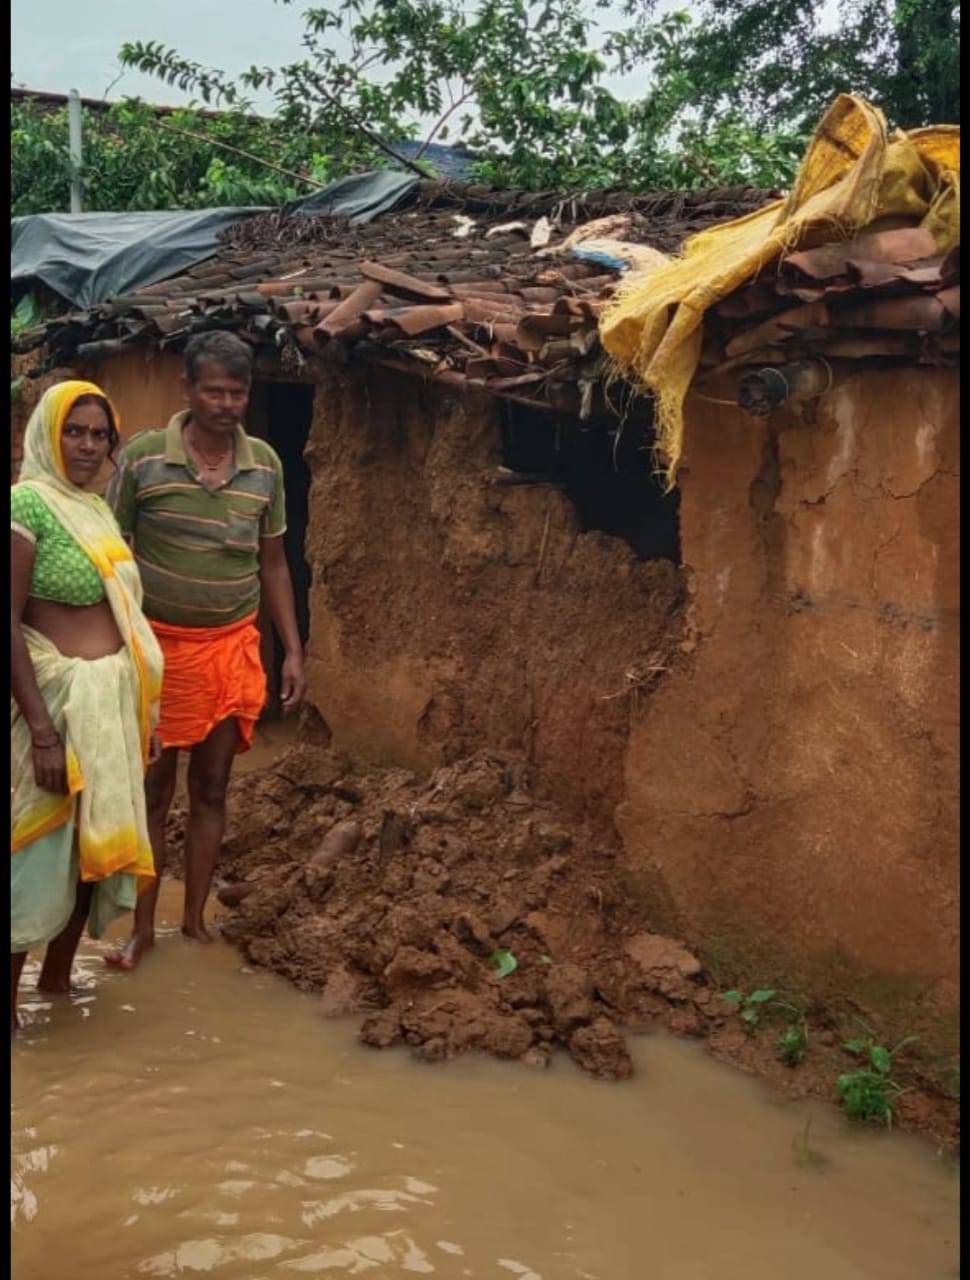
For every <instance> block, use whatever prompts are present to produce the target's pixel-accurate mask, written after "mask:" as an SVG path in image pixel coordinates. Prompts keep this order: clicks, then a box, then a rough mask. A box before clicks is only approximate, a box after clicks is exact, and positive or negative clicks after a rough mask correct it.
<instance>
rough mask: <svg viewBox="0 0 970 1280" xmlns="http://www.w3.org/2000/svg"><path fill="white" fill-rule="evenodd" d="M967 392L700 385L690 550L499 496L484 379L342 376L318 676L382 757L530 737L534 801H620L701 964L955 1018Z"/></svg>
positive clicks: (657, 900) (631, 853) (657, 888)
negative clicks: (750, 395) (439, 383)
mask: <svg viewBox="0 0 970 1280" xmlns="http://www.w3.org/2000/svg"><path fill="white" fill-rule="evenodd" d="M957 409H958V406H957V386H956V380H955V378H953V377H952V375H950V374H944V373H936V372H919V373H914V372H911V371H899V372H886V371H878V372H870V373H865V374H863V375H860V376H859V377H857V378H856V379H854V380H853V381H851V382H849V383H847V384H845V385H844V386H841V387H837V388H836V389H835V390H834V391H833V392H831V393H830V394H829V395H828V396H826V397H825V398H824V399H823V400H822V401H819V402H816V403H815V404H814V405H813V406H811V407H809V408H808V409H806V410H801V411H798V412H797V413H796V412H795V411H792V412H790V413H789V414H788V415H787V416H785V415H777V416H776V418H775V419H773V420H772V422H771V423H770V424H764V423H759V422H757V421H755V420H753V419H751V418H750V417H747V416H746V415H742V414H740V413H739V412H735V411H734V410H732V409H730V408H729V407H728V408H725V407H723V406H721V405H717V406H715V405H714V404H712V403H710V402H709V401H702V400H700V399H694V400H692V401H691V404H690V412H689V418H688V431H687V453H686V457H685V464H684V469H683V472H682V475H681V482H680V483H681V494H682V496H681V539H682V546H683V561H684V566H683V568H682V569H681V568H679V567H677V566H674V565H672V564H671V563H669V562H666V561H653V562H645V561H638V560H637V559H636V558H635V557H634V555H633V554H632V552H631V551H630V550H629V548H628V547H627V546H626V544H625V543H623V542H622V541H620V540H618V539H614V538H609V537H607V536H605V535H603V534H600V533H596V532H589V533H582V532H581V531H580V528H579V526H578V523H577V518H576V514H575V511H574V509H573V508H572V505H571V503H570V501H569V499H568V498H567V497H566V496H565V495H564V494H562V493H561V492H558V491H555V490H549V489H538V488H533V489H497V488H490V487H489V486H488V485H487V483H486V482H485V477H486V475H487V473H488V471H489V470H490V469H491V468H492V467H494V465H495V464H496V463H498V462H500V461H501V456H500V450H501V436H500V431H499V427H498V420H497V411H496V407H495V405H494V404H493V403H492V402H490V401H488V400H486V399H481V400H479V399H476V398H474V397H464V398H458V397H449V396H448V395H447V394H444V393H442V392H441V391H440V390H438V389H434V388H427V387H421V386H419V385H417V384H416V383H415V382H413V381H409V380H406V379H404V378H402V377H398V376H396V375H393V374H385V373H381V374H378V375H374V374H373V373H372V374H370V375H369V376H365V375H364V374H362V373H360V372H347V371H339V372H333V373H329V374H326V375H324V377H323V380H322V381H321V382H320V384H319V385H318V387H317V393H316V399H315V417H314V423H313V427H312V430H311V436H310V441H309V445H308V453H307V456H308V461H309V464H310V467H311V471H312V476H313V488H312V493H311V502H310V507H311V523H310V529H309V534H308V547H307V558H308V561H309V563H310V564H311V567H312V571H313V581H314V586H313V591H312V597H311V617H312V631H311V643H310V662H309V679H310V694H311V700H312V701H313V703H314V704H315V705H316V707H317V708H318V709H319V711H320V712H321V714H322V715H323V717H324V719H325V720H326V721H327V723H328V725H329V726H330V728H331V730H332V731H333V734H334V739H335V743H336V744H337V745H339V746H340V747H341V748H342V749H344V750H349V751H351V752H352V753H353V754H355V755H356V756H358V757H359V758H361V759H363V760H367V761H369V762H376V763H400V764H406V765H408V766H409V767H419V768H422V767H428V768H430V767H432V766H433V765H436V764H438V763H440V762H442V761H448V760H451V759H457V758H459V757H460V756H462V755H464V754H467V753H469V752H472V751H474V750H476V749H478V748H479V747H482V746H493V747H506V748H515V749H523V750H525V751H526V753H527V755H528V758H529V760H530V762H531V765H532V768H533V770H534V777H535V785H536V788H537V791H538V793H539V794H545V795H546V796H548V797H549V798H550V799H553V800H555V801H556V802H557V803H560V804H563V805H566V806H568V807H570V808H571V809H572V811H573V812H575V813H577V815H580V814H581V815H582V816H584V817H585V818H587V819H589V818H592V819H594V820H599V821H601V822H602V823H603V826H604V831H607V830H610V831H612V830H613V824H614V823H615V826H616V829H617V830H618V832H619V835H620V837H621V838H622V842H623V846H624V857H625V862H626V866H627V869H628V873H629V887H630V889H631V891H632V892H633V893H635V894H636V895H637V896H639V897H641V898H642V900H643V903H644V905H645V906H646V907H647V909H648V910H649V912H650V913H651V915H652V917H653V918H654V919H655V922H656V924H657V927H661V928H665V929H669V930H671V931H673V932H675V933H677V934H678V935H679V936H682V937H684V938H685V939H687V940H688V941H689V942H690V943H691V944H692V945H694V946H696V947H698V949H699V950H700V951H701V953H702V955H704V957H705V958H706V960H707V961H708V963H710V964H711V965H714V966H716V965H717V964H718V963H719V962H720V963H723V965H724V966H725V969H726V971H727V972H729V973H730V974H731V976H732V977H737V976H738V975H739V974H742V975H743V974H745V973H747V974H748V975H750V977H751V979H752V980H757V979H758V978H759V977H760V978H767V977H770V978H772V979H776V978H778V977H785V978H787V979H788V980H790V981H791V982H792V983H794V984H796V985H797V986H799V987H801V988H802V989H803V990H805V991H808V992H814V993H816V994H821V995H822V996H823V997H826V996H827V997H829V998H835V997H836V996H838V995H846V996H848V995H851V996H852V997H853V1000H854V1001H855V1004H856V1005H857V1006H858V1007H859V1008H862V1009H871V1010H875V1011H876V1012H878V1013H881V1014H885V1015H886V1016H888V1017H889V1018H890V1019H891V1020H896V1021H899V1022H905V1020H906V1019H914V1018H915V1019H916V1020H917V1021H918V1022H920V1023H924V1022H926V1021H927V1019H929V1020H930V1021H931V1022H933V1024H934V1026H935V1027H936V1028H937V1029H938V1028H939V1026H940V1025H941V1019H942V1022H943V1023H945V1021H946V1015H947V1014H948V1012H952V1011H953V1010H954V1009H955V1002H956V973H957V950H956V930H957V903H956V892H957V827H956V823H957V814H956V795H957V744H956V736H957V729H956V714H957V713H956V697H957V630H956V627H957V613H956V590H957V587H956V584H957V533H958V530H957V506H956V485H957V479H956V472H957V465H958V464H957V459H956V450H957V443H958V435H957ZM685 587H686V589H687V590H688V592H689V601H688V603H687V607H686V609H685V608H684V605H683V600H684V591H685ZM924 1015H925V1016H924Z"/></svg>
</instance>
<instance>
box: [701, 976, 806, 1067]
mask: <svg viewBox="0 0 970 1280" xmlns="http://www.w3.org/2000/svg"><path fill="white" fill-rule="evenodd" d="M721 999H722V1000H725V1001H727V1003H728V1004H730V1005H733V1006H734V1007H735V1008H736V1009H737V1011H738V1015H739V1017H740V1018H741V1021H742V1022H743V1023H744V1027H745V1030H746V1031H747V1032H748V1033H749V1034H751V1035H753V1034H754V1033H755V1032H756V1031H757V1030H758V1028H759V1027H760V1026H761V1024H762V1022H767V1021H769V1020H777V1019H778V1018H779V1017H785V1018H787V1019H788V1025H787V1026H786V1027H785V1029H784V1030H783V1031H781V1032H780V1033H779V1035H778V1037H777V1039H776V1041H775V1045H776V1048H777V1052H778V1057H779V1058H780V1059H781V1060H782V1062H784V1063H785V1064H786V1065H787V1066H789V1067H797V1066H798V1065H799V1063H801V1062H802V1061H804V1058H805V1054H806V1053H807V1051H808V1024H807V1023H806V1021H805V1015H804V1012H803V1010H802V1009H801V1008H800V1007H799V1006H798V1005H796V1004H793V1003H792V1002H791V1000H789V999H786V998H783V997H782V996H780V995H779V993H778V991H777V990H776V989H775V988H774V987H762V988H760V989H759V990H757V991H752V992H750V994H748V995H745V994H744V992H743V991H738V990H737V989H735V990H732V991H725V992H724V993H723V995H722V996H721Z"/></svg>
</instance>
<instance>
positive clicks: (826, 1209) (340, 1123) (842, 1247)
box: [11, 884, 959, 1280]
mask: <svg viewBox="0 0 970 1280" xmlns="http://www.w3.org/2000/svg"><path fill="white" fill-rule="evenodd" d="M180 892H181V891H180V887H179V886H177V885H174V884H168V885H166V886H165V887H164V889H163V895H162V916H163V918H164V919H165V920H167V921H168V922H169V928H168V930H167V931H166V933H165V935H164V936H163V937H162V938H161V941H160V943H159V946H158V947H157V949H156V951H155V953H154V954H153V955H152V956H151V958H150V960H149V962H148V963H146V965H145V966H144V967H143V969H142V970H141V971H140V972H139V973H137V974H136V975H133V976H126V975H121V974H118V973H116V972H109V971H108V970H106V969H105V967H104V965H103V963H102V961H101V953H102V951H103V950H104V944H97V945H96V944H91V943H85V944H84V949H83V955H82V962H81V966H80V972H79V980H80V985H81V987H82V990H80V991H79V992H78V994H77V995H75V996H73V997H69V998H66V999H63V1000H60V1001H57V1002H54V1003H52V1002H50V1001H49V1000H47V999H40V998H38V997H37V996H36V994H35V993H34V992H33V991H32V985H33V980H34V978H35V976H36V967H35V966H34V967H28V971H27V973H26V974H25V983H24V996H25V999H24V1014H25V1024H26V1025H25V1028H24V1030H23V1032H22V1034H21V1036H20V1038H19V1039H18V1041H17V1042H16V1044H15V1045H14V1047H13V1053H12V1075H13V1081H12V1100H13V1116H12V1125H13V1162H12V1201H11V1213H12V1219H13V1253H12V1260H13V1274H14V1276H16V1277H17V1280H51V1277H54V1276H65V1277H66V1276H70V1277H72V1280H140V1278H141V1277H146V1276H148V1277H153V1276H154V1277H169V1276H173V1277H174V1276H200V1275H205V1276H212V1277H218V1278H220V1280H277V1278H283V1277H287V1276H293V1277H297V1276H310V1277H313V1276H319V1277H328V1278H329V1277H336V1276H341V1275H362V1274H367V1275H369V1276H373V1277H375V1280H379V1278H384V1277H397V1276H406V1275H412V1274H421V1275H434V1276H439V1277H442V1278H443V1280H451V1278H452V1277H454V1278H456V1280H457V1278H459V1277H473V1278H475V1280H479V1278H482V1280H484V1278H490V1280H502V1278H503V1277H505V1280H510V1278H512V1277H517V1278H518V1280H574V1278H575V1280H594V1278H595V1280H641V1277H650V1280H821V1278H822V1277H824V1280H944V1278H947V1280H949V1278H950V1277H955V1276H957V1275H958V1274H959V1271H958V1266H957V1258H958V1247H957V1213H958V1184H957V1172H956V1169H955V1167H954V1166H952V1165H951V1164H949V1163H947V1162H945V1161H944V1160H942V1159H941V1158H940V1157H939V1156H937V1155H936V1154H935V1153H934V1151H933V1148H932V1147H931V1146H929V1145H928V1144H926V1143H925V1142H922V1141H918V1140H916V1139H911V1138H907V1137H904V1136H902V1135H898V1134H887V1133H883V1132H877V1131H868V1130H865V1131H863V1130H853V1129H851V1128H849V1127H848V1126H847V1125H846V1124H845V1123H844V1121H843V1120H842V1118H841V1117H840V1116H839V1115H838V1113H837V1112H835V1111H834V1110H832V1109H829V1108H826V1107H824V1106H819V1105H817V1104H812V1103H790V1102H789V1103H780V1102H777V1101H774V1100H773V1099H772V1098H770V1097H769V1095H768V1094H767V1093H766V1092H765V1091H764V1089H763V1087H762V1086H760V1085H758V1084H757V1082H755V1081H753V1080H751V1079H749V1078H747V1077H745V1076H744V1075H742V1074H740V1073H738V1072H736V1071H733V1070H731V1069H729V1068H726V1067H724V1066H723V1065H719V1064H717V1063H716V1062H714V1061H713V1060H711V1059H710V1058H709V1057H708V1056H707V1055H705V1054H704V1052H703V1050H702V1049H701V1048H700V1047H699V1046H698V1045H696V1044H692V1043H689V1042H687V1041H683V1040H677V1039H674V1038H669V1037H667V1036H666V1035H663V1036H661V1035H657V1036H650V1037H647V1038H641V1039H638V1040H635V1041H634V1042H633V1055H634V1062H635V1069H636V1073H635V1075H634V1078H633V1079H632V1080H630V1081H628V1082H625V1083H622V1084H606V1083H602V1082H598V1081H593V1080H591V1079H589V1078H588V1077H587V1076H585V1075H583V1074H582V1073H581V1072H580V1071H579V1070H578V1069H577V1068H576V1067H575V1066H574V1065H573V1064H572V1063H571V1062H570V1061H569V1060H568V1059H566V1058H565V1057H564V1056H561V1057H558V1058H556V1059H554V1061H553V1064H552V1066H551V1067H550V1068H549V1069H548V1070H547V1071H545V1072H542V1071H538V1070H530V1069H528V1068H526V1067H523V1066H521V1065H518V1064H503V1063H499V1062H496V1061H493V1060H490V1059H484V1058H476V1057H467V1058H463V1059H460V1060H458V1061H455V1062H451V1063H448V1064H447V1065H426V1064H420V1063H416V1062H414V1061H412V1060H411V1059H410V1058H409V1057H408V1056H407V1055H406V1054H404V1053H402V1052H392V1053H386V1054H381V1053H375V1052H374V1051H372V1050H368V1049H366V1048H364V1047H363V1046H362V1045H360V1044H359V1043H358V1041H357V1039H356V1022H355V1021H353V1020H351V1021H350V1022H343V1021H339V1022H335V1021H328V1020H323V1019H322V1018H320V1017H319V1015H318V1012H317V1008H316V1004H315V1001H314V1000H313V999H312V998H311V997H307V996H304V995H301V994H299V993H298V992H296V991H294V990H292V989H291V988H290V987H289V986H288V985H287V984H285V983H284V982H282V981H281V980H279V979H277V978H275V977H273V976H272V975H271V974H267V973H265V972H247V971H246V968H245V966H244V964H243V963H242V961H241V959H240V956H239V953H238V952H237V951H235V950H234V949H233V948H231V947H229V946H228V945H226V944H224V943H222V942H219V943H217V944H216V945H214V946H213V947H211V948H208V949H206V950H204V951H203V950H201V949H199V948H198V947H194V946H192V945H190V944H187V943H184V942H183V941H182V940H181V938H180V937H179V936H178V935H177V933H175V932H174V930H172V928H171V922H172V921H174V920H175V919H177V916H178V910H179V906H180Z"/></svg>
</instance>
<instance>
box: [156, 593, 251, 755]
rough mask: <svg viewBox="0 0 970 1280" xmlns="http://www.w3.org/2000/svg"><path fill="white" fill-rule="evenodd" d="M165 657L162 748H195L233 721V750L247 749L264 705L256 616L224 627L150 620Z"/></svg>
mask: <svg viewBox="0 0 970 1280" xmlns="http://www.w3.org/2000/svg"><path fill="white" fill-rule="evenodd" d="M151 627H152V630H153V631H154V632H155V635H156V637H157V638H158V643H159V645H160V646H161V649H162V653H163V654H164V657H165V674H164V676H163V677H162V700H161V712H160V715H159V720H158V728H157V730H156V732H157V734H158V737H159V740H160V741H161V744H162V746H163V747H194V746H196V745H197V744H198V743H200V742H203V741H204V740H205V739H206V738H207V737H208V736H209V734H210V733H211V732H212V730H213V729H214V728H215V727H216V725H218V724H221V723H222V721H223V720H228V719H230V718H231V717H233V716H234V717H235V719H236V722H237V724H238V725H239V746H238V748H237V751H248V750H249V748H250V746H251V745H252V741H253V730H254V729H255V727H256V721H257V720H258V719H259V717H260V715H261V714H262V711H263V707H264V706H265V704H266V673H265V671H264V670H263V664H262V660H261V658H260V637H259V631H258V630H257V628H256V615H255V614H250V616H249V617H248V618H242V619H241V620H240V621H239V622H231V623H230V624H229V625H228V626H225V627H179V626H173V625H172V624H171V623H167V622H154V621H153V622H152V623H151Z"/></svg>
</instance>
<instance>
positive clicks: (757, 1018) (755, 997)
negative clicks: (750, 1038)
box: [721, 987, 778, 1031]
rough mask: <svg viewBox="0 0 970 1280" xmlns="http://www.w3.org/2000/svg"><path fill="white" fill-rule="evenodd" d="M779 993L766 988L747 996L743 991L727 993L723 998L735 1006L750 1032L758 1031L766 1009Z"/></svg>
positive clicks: (771, 988)
mask: <svg viewBox="0 0 970 1280" xmlns="http://www.w3.org/2000/svg"><path fill="white" fill-rule="evenodd" d="M777 996H778V992H777V991H776V990H775V989H774V987H765V988H764V989H763V990H760V991H752V992H751V994H750V995H747V996H746V995H745V994H744V992H743V991H725V992H724V994H723V995H722V996H721V999H722V1000H726V1001H727V1003H728V1004H731V1005H734V1007H735V1008H736V1009H737V1010H738V1013H739V1014H740V1016H741V1021H742V1022H743V1023H744V1025H745V1027H746V1028H747V1029H748V1031H755V1030H757V1028H758V1026H759V1024H760V1022H761V1015H762V1014H763V1013H764V1011H765V1007H766V1006H767V1005H768V1004H770V1003H771V1002H772V1001H774V1000H775V999H776V998H777Z"/></svg>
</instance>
